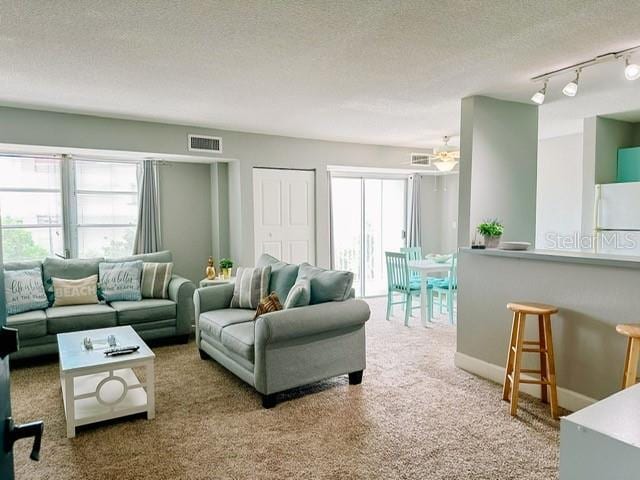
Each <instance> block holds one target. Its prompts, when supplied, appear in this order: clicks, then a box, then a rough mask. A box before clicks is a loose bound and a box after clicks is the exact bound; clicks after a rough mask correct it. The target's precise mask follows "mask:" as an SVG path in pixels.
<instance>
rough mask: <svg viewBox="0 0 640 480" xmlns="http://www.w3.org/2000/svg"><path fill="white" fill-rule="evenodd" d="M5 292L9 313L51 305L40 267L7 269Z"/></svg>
mask: <svg viewBox="0 0 640 480" xmlns="http://www.w3.org/2000/svg"><path fill="white" fill-rule="evenodd" d="M4 292H5V296H6V298H7V314H8V315H15V314H16V313H22V312H28V311H30V310H41V309H43V308H47V307H48V306H49V300H48V299H47V294H46V292H45V291H44V285H43V284H42V271H41V270H40V267H35V268H30V269H28V270H5V272H4Z"/></svg>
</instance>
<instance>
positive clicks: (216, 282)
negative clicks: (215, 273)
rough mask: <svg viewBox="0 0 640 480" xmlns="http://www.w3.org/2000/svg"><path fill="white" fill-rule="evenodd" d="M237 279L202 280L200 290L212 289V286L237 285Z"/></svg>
mask: <svg viewBox="0 0 640 480" xmlns="http://www.w3.org/2000/svg"><path fill="white" fill-rule="evenodd" d="M235 281H236V277H230V278H222V277H218V278H214V279H213V280H209V279H208V278H203V279H202V280H200V288H204V287H211V286H212V285H225V284H227V283H235Z"/></svg>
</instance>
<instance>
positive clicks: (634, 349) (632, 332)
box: [616, 324, 640, 389]
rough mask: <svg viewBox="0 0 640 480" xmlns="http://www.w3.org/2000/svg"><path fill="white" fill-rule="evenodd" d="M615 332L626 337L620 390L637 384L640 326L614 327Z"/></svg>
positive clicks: (622, 325) (623, 325)
mask: <svg viewBox="0 0 640 480" xmlns="http://www.w3.org/2000/svg"><path fill="white" fill-rule="evenodd" d="M616 332H618V333H620V334H622V335H626V336H627V337H628V340H627V357H626V358H625V361H624V373H623V375H622V388H623V389H625V388H629V387H631V386H632V385H635V384H636V382H637V378H636V375H637V374H638V358H639V357H640V324H638V325H633V324H621V325H616Z"/></svg>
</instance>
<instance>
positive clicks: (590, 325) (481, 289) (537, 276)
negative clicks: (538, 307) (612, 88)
mask: <svg viewBox="0 0 640 480" xmlns="http://www.w3.org/2000/svg"><path fill="white" fill-rule="evenodd" d="M458 258H459V261H458V332H457V352H456V356H455V362H456V365H457V366H458V367H460V368H463V369H465V370H468V371H470V372H473V373H475V374H477V375H480V376H482V377H485V378H488V379H491V380H493V381H496V382H499V383H502V381H503V377H504V367H505V361H506V358H507V346H508V344H509V333H510V329H511V315H512V313H511V312H510V311H509V310H507V308H506V304H507V303H508V302H513V301H532V302H540V303H548V304H552V305H556V306H557V307H558V308H559V309H560V311H559V313H558V314H557V315H554V316H553V317H552V329H553V341H554V347H555V357H556V370H557V380H558V396H559V403H560V405H561V406H563V407H565V408H568V409H569V410H577V409H579V408H582V407H584V406H587V405H589V404H591V403H593V402H594V401H595V400H599V399H602V398H605V397H607V396H609V395H611V394H613V393H615V392H616V391H618V390H619V388H620V382H621V378H622V370H623V365H624V359H625V352H626V338H625V337H623V336H622V335H619V334H618V333H616V331H615V326H616V324H618V323H640V271H639V270H638V269H639V268H640V258H637V257H623V256H616V255H598V254H593V253H588V252H558V251H545V250H531V251H504V250H493V249H489V250H472V249H470V248H462V249H460V253H459V257H458ZM528 318H529V319H530V320H529V321H528V322H527V338H528V339H529V338H530V339H536V338H537V322H535V319H534V318H532V317H528ZM534 327H535V328H534ZM524 362H525V365H524V368H532V369H537V368H538V359H537V358H536V356H535V355H525V359H524ZM523 391H525V392H527V393H531V394H533V395H537V396H539V392H540V388H539V387H537V386H525V387H524V388H523ZM496 401H499V399H496Z"/></svg>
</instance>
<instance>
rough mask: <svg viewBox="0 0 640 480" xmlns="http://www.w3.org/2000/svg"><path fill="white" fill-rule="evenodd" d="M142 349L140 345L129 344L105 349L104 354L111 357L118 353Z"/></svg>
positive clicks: (124, 353)
mask: <svg viewBox="0 0 640 480" xmlns="http://www.w3.org/2000/svg"><path fill="white" fill-rule="evenodd" d="M139 349H140V345H129V346H125V347H113V348H110V349H108V350H105V351H104V354H105V355H107V356H109V357H114V356H116V355H126V354H127V353H133V352H137V351H138V350H139Z"/></svg>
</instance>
